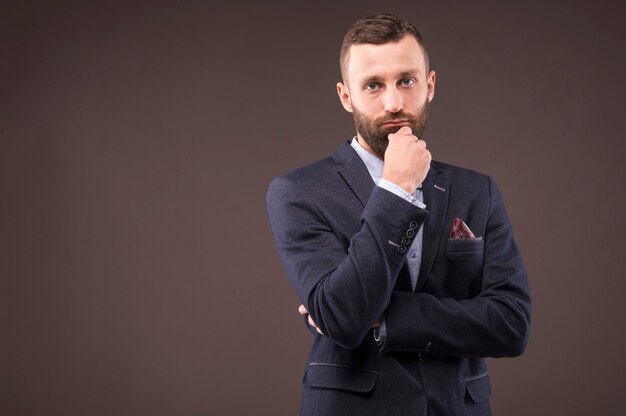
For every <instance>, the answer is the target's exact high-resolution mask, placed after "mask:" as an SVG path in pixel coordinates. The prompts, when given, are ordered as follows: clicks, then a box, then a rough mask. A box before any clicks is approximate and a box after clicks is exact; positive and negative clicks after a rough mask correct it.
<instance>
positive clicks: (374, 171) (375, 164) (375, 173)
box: [350, 136, 383, 185]
mask: <svg viewBox="0 0 626 416" xmlns="http://www.w3.org/2000/svg"><path fill="white" fill-rule="evenodd" d="M350 146H352V148H353V149H354V150H355V151H356V153H357V154H358V155H359V157H360V158H361V160H362V161H363V163H365V167H366V168H367V171H368V172H369V173H370V176H371V177H372V180H373V181H374V183H375V184H376V185H378V182H380V179H381V178H382V177H383V161H382V160H380V159H379V158H378V157H376V156H374V155H373V154H371V153H370V152H368V151H367V150H365V149H364V148H363V146H361V143H359V141H358V140H357V137H356V136H354V138H353V139H352V142H350Z"/></svg>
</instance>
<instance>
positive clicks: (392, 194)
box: [267, 15, 530, 416]
mask: <svg viewBox="0 0 626 416" xmlns="http://www.w3.org/2000/svg"><path fill="white" fill-rule="evenodd" d="M340 66H341V74H342V77H343V82H340V83H338V84H337V92H338V94H339V99H340V100H341V103H342V105H343V107H344V108H345V109H346V110H347V111H348V112H351V113H352V114H353V116H354V119H355V124H356V130H357V135H356V137H355V138H354V139H353V140H352V141H351V142H346V143H344V144H343V145H342V146H341V147H340V148H339V150H337V151H336V152H335V153H334V154H333V155H331V156H330V157H327V158H325V159H322V160H320V161H318V162H316V163H313V164H311V165H309V166H305V167H303V168H300V169H297V170H294V171H292V172H289V173H287V174H285V175H282V176H280V177H278V178H276V179H274V181H272V184H271V185H270V188H269V191H268V195H267V206H268V212H269V217H270V222H271V225H272V229H273V232H274V237H275V240H276V244H277V247H278V250H279V253H280V256H281V259H282V261H283V263H284V265H285V268H286V271H287V274H288V275H289V278H290V280H291V283H292V284H293V286H294V288H295V289H296V292H297V294H298V296H299V297H300V300H301V301H302V303H303V305H302V306H300V313H302V314H304V315H306V319H305V320H306V322H307V323H308V326H309V329H310V330H311V332H312V333H313V345H312V348H311V352H310V354H309V357H308V360H307V366H306V371H305V375H304V380H303V383H304V389H303V395H302V404H301V414H302V415H330V416H339V415H386V416H392V415H488V414H490V408H489V400H488V399H489V395H490V393H491V387H490V385H489V378H488V373H487V369H486V367H485V363H484V361H483V358H484V357H505V356H516V355H519V354H521V353H522V351H523V350H524V347H525V345H526V341H527V337H528V332H529V322H530V296H529V289H528V283H527V277H526V272H525V270H524V266H523V264H522V259H521V257H520V254H519V252H518V250H517V248H516V246H515V243H514V241H513V235H512V230H511V226H510V224H509V221H508V219H507V216H506V212H505V209H504V205H503V202H502V197H501V195H500V192H499V191H498V188H497V187H496V185H495V184H494V182H493V181H492V180H491V179H490V178H489V177H487V176H484V175H481V174H479V173H476V172H472V171H469V170H465V169H461V168H458V167H453V166H450V165H446V164H443V163H439V162H434V161H433V162H431V155H430V153H429V151H428V150H427V148H426V143H425V142H424V141H423V140H422V139H423V130H424V128H425V126H426V122H427V118H428V104H429V103H430V101H431V100H432V99H433V96H434V93H435V79H436V77H435V72H434V71H432V70H430V69H429V63H428V55H427V52H426V48H425V47H424V42H423V40H422V37H421V35H420V34H419V32H418V31H417V30H416V29H415V27H414V26H413V25H412V24H411V23H410V22H408V21H407V20H405V19H401V18H397V17H395V16H391V15H377V16H373V17H368V18H365V19H362V20H359V21H357V22H356V23H355V24H354V25H353V26H352V27H351V28H350V29H349V30H348V32H347V34H346V36H345V38H344V42H343V46H342V49H341V56H340Z"/></svg>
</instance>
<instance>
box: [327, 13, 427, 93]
mask: <svg viewBox="0 0 626 416" xmlns="http://www.w3.org/2000/svg"><path fill="white" fill-rule="evenodd" d="M406 35H412V36H413V37H415V39H416V40H417V43H418V44H419V45H420V47H421V48H422V52H423V53H424V61H425V63H426V72H428V70H429V69H428V52H427V51H426V46H425V45H424V39H423V38H422V35H421V34H420V32H419V31H418V30H417V29H416V28H415V26H413V23H411V22H409V21H408V20H407V19H404V18H402V17H397V16H394V15H392V14H377V15H375V16H368V17H365V18H363V19H360V20H357V21H356V22H355V23H354V24H353V25H352V26H350V29H348V31H347V32H346V35H345V36H344V38H343V43H342V45H341V52H340V53H339V68H340V69H341V76H342V78H343V79H344V82H345V78H346V76H345V75H346V69H347V67H348V51H349V50H350V47H351V46H352V45H355V44H359V43H372V44H374V45H382V44H384V43H388V42H397V41H399V40H400V39H402V38H403V37H404V36H406Z"/></svg>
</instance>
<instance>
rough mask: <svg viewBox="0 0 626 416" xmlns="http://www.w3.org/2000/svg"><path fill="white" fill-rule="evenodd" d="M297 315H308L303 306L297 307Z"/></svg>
mask: <svg viewBox="0 0 626 416" xmlns="http://www.w3.org/2000/svg"><path fill="white" fill-rule="evenodd" d="M298 313H299V314H300V315H306V314H307V313H309V312H308V311H307V310H306V308H305V307H304V305H300V306H298Z"/></svg>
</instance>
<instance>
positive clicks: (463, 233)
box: [450, 217, 476, 238]
mask: <svg viewBox="0 0 626 416" xmlns="http://www.w3.org/2000/svg"><path fill="white" fill-rule="evenodd" d="M450 238H476V236H475V235H474V233H473V232H472V230H470V229H469V227H468V226H467V224H465V223H464V222H463V220H462V219H460V218H459V217H456V218H454V222H453V223H452V229H451V230H450Z"/></svg>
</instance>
